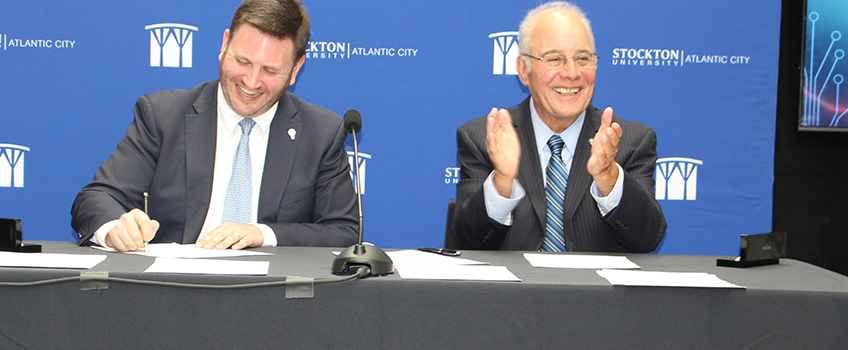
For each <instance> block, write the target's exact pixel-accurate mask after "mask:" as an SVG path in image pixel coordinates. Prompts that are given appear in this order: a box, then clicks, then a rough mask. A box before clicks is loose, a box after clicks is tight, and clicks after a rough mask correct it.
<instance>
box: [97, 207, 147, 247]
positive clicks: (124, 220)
mask: <svg viewBox="0 0 848 350" xmlns="http://www.w3.org/2000/svg"><path fill="white" fill-rule="evenodd" d="M158 230H159V222H158V221H156V220H150V217H148V216H147V214H145V213H144V212H143V211H141V210H139V209H133V210H130V211H129V212H126V213H124V214H123V215H121V217H120V218H119V219H118V222H117V223H116V224H115V227H114V228H113V229H112V230H111V231H109V233H108V234H106V242H105V243H106V245H107V246H109V247H111V248H115V250H117V251H120V252H128V251H135V250H139V249H141V248H144V244H145V243H146V242H149V241H151V240H152V239H153V237H154V236H156V231H158Z"/></svg>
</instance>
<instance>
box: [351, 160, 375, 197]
mask: <svg viewBox="0 0 848 350" xmlns="http://www.w3.org/2000/svg"><path fill="white" fill-rule="evenodd" d="M366 159H371V155H370V154H367V153H362V152H359V176H362V193H360V194H365V160H366ZM354 161H355V157H354V155H353V151H347V162H348V163H349V164H350V179H351V181H353V189H354V190H356V172H355V171H356V170H355V168H354V165H353V162H354Z"/></svg>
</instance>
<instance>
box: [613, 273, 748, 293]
mask: <svg viewBox="0 0 848 350" xmlns="http://www.w3.org/2000/svg"><path fill="white" fill-rule="evenodd" d="M597 273H598V275H600V276H601V277H603V278H606V279H607V281H609V282H610V283H611V284H612V285H615V286H646V287H696V288H742V289H744V288H746V287H744V286H738V285H735V284H733V283H730V282H727V281H725V280H722V279H720V278H718V276H716V275H713V274H710V273H705V272H660V271H632V270H630V271H627V270H599V271H597Z"/></svg>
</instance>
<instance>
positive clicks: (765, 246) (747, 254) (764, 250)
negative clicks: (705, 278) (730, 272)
mask: <svg viewBox="0 0 848 350" xmlns="http://www.w3.org/2000/svg"><path fill="white" fill-rule="evenodd" d="M785 256H786V232H783V231H778V232H772V233H763V234H757V235H742V238H741V242H740V245H739V257H737V258H736V259H716V265H717V266H724V267H753V266H763V265H772V264H779V263H780V258H782V257H785Z"/></svg>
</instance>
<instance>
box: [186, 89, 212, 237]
mask: <svg viewBox="0 0 848 350" xmlns="http://www.w3.org/2000/svg"><path fill="white" fill-rule="evenodd" d="M217 91H218V84H210V85H209V86H208V87H207V88H205V89H204V90H203V92H202V93H201V95H200V97H199V98H198V99H197V101H195V103H194V110H195V112H197V114H189V115H187V116H185V142H186V144H185V150H186V198H185V199H186V222H185V230H184V231H183V243H194V242H195V241H196V240H197V236H198V234H200V229H201V228H203V221H204V220H205V219H206V213H207V212H208V211H209V201H210V193H212V177H211V176H209V174H213V173H214V172H215V143H216V135H217V129H216V128H217V127H218V109H217V103H216V93H217Z"/></svg>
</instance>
